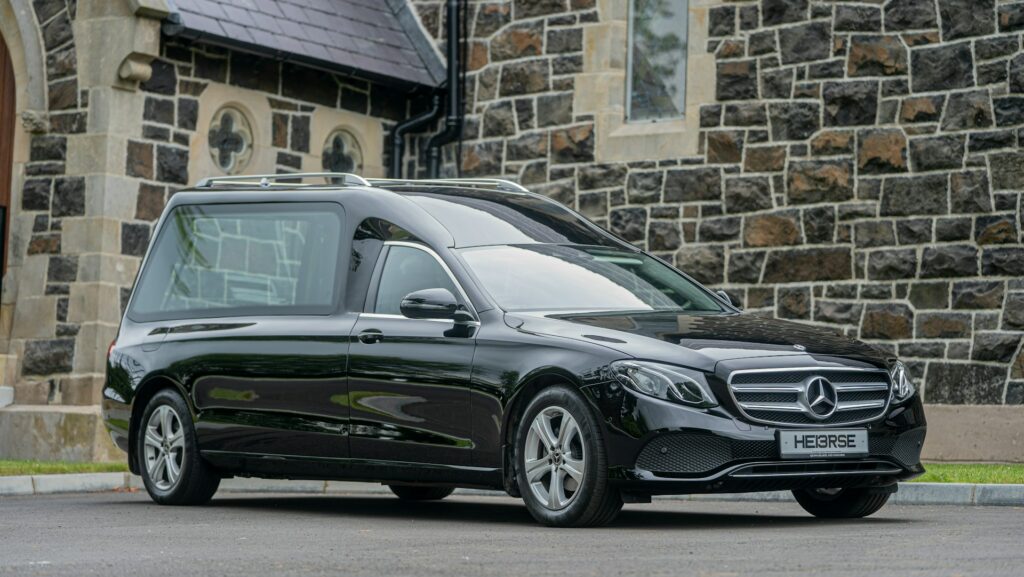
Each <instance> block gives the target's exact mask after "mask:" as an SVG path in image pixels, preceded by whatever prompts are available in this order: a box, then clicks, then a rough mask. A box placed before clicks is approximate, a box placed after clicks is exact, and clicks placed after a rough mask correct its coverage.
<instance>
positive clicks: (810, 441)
mask: <svg viewBox="0 0 1024 577" xmlns="http://www.w3.org/2000/svg"><path fill="white" fill-rule="evenodd" d="M779 454H780V455H781V456H782V458H783V459H807V458H823V457H863V456H865V455H867V454H868V432H867V431H866V430H864V429H845V430H838V429H830V430H827V431H813V430H812V431H779Z"/></svg>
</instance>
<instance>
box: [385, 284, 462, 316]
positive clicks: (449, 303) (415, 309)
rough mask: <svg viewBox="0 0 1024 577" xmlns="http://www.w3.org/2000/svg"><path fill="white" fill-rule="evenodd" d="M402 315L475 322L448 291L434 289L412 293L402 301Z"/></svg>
mask: <svg viewBox="0 0 1024 577" xmlns="http://www.w3.org/2000/svg"><path fill="white" fill-rule="evenodd" d="M400 308H401V310H402V315H404V316H406V317H409V318H410V319H440V320H451V321H455V322H457V323H458V322H466V321H469V320H473V319H472V316H471V315H470V314H469V312H468V311H466V310H465V308H463V306H462V305H460V304H459V301H458V300H456V299H455V295H453V294H452V292H451V291H450V290H448V289H443V288H433V289H424V290H420V291H416V292H414V293H410V294H408V295H406V296H405V298H403V299H402V304H401V307H400Z"/></svg>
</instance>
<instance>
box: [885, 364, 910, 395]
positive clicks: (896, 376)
mask: <svg viewBox="0 0 1024 577" xmlns="http://www.w3.org/2000/svg"><path fill="white" fill-rule="evenodd" d="M890 376H891V377H892V402H893V404H896V405H898V404H900V403H902V402H904V401H906V400H907V399H909V398H910V397H913V396H914V383H912V382H911V381H910V375H908V374H907V367H905V366H904V365H903V363H901V362H899V361H896V364H895V365H894V366H893V367H892V371H891V372H890Z"/></svg>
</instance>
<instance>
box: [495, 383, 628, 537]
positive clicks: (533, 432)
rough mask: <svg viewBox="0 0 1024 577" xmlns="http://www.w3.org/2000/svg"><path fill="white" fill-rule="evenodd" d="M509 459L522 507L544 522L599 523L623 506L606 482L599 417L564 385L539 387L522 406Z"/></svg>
mask: <svg viewBox="0 0 1024 577" xmlns="http://www.w3.org/2000/svg"><path fill="white" fill-rule="evenodd" d="M567 416H568V417H569V419H570V420H566V417H567ZM544 423H546V425H547V429H546V430H545V424H544ZM573 425H575V426H573ZM542 435H543V436H544V437H543V438H542ZM551 441H553V443H551V447H552V448H551V449H550V450H549V449H548V448H547V447H548V444H549V443H550V442H551ZM528 461H529V464H530V469H529V470H528ZM514 462H515V465H516V480H517V483H518V485H519V491H520V494H521V495H522V497H523V501H524V502H525V503H526V508H527V509H528V510H529V511H530V514H531V515H533V518H534V519H536V520H537V521H538V522H539V523H541V524H543V525H547V526H550V527H599V526H603V525H607V524H608V523H611V522H612V520H614V519H615V517H616V515H618V514H619V511H620V510H622V496H621V494H620V493H619V491H618V490H617V489H615V488H614V487H612V486H611V485H610V484H609V482H608V460H607V453H606V451H605V446H604V438H603V436H602V433H601V427H600V423H599V421H598V420H597V418H596V417H595V416H594V414H593V412H592V411H591V410H590V407H589V406H588V405H587V403H586V401H585V400H584V399H583V398H582V397H581V396H580V394H579V393H577V392H576V391H575V390H573V389H571V388H569V387H566V386H561V385H559V386H555V387H551V388H548V389H544V390H543V391H541V392H540V393H539V394H538V395H537V396H536V398H534V399H533V400H532V401H531V402H530V404H529V406H527V408H526V411H525V412H524V413H523V418H522V419H521V420H520V421H519V423H518V425H517V431H516V439H515V461H514ZM581 468H582V471H581V470H580V469H581ZM556 475H557V476H558V477H557V480H556V483H555V484H552V480H553V479H556V477H555V476H556ZM552 487H555V490H554V491H552Z"/></svg>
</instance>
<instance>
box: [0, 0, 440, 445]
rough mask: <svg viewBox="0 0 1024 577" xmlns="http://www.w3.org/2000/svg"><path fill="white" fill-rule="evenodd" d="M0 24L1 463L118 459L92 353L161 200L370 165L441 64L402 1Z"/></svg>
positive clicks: (241, 2) (96, 13) (197, 2)
mask: <svg viewBox="0 0 1024 577" xmlns="http://www.w3.org/2000/svg"><path fill="white" fill-rule="evenodd" d="M0 35H2V42H0V70H2V72H0V96H2V101H0V102H2V105H3V109H2V116H0V191H2V194H0V206H3V207H5V208H8V209H9V214H10V216H9V220H8V223H9V226H8V227H7V228H6V229H5V232H6V236H5V241H6V244H5V246H6V264H5V266H6V269H5V274H4V280H3V297H2V308H0V311H2V314H0V353H4V354H3V356H0V374H2V381H0V407H2V406H4V405H8V404H9V403H10V402H11V400H13V403H14V404H13V405H10V406H7V407H6V408H3V409H0V458H4V457H7V458H10V457H15V458H18V457H20V458H60V459H67V460H90V459H112V458H118V459H119V458H121V457H120V455H118V454H117V453H116V452H114V450H113V449H112V445H111V444H110V441H109V439H108V436H107V434H106V431H105V430H104V429H103V426H102V424H101V423H100V421H99V419H98V416H99V406H98V405H99V402H100V393H101V387H102V382H103V376H104V370H105V356H106V350H107V347H108V345H109V344H110V341H111V340H112V339H113V337H114V335H115V334H116V331H117V326H118V323H119V322H120V315H121V307H122V303H123V302H124V300H125V299H126V297H127V295H128V291H129V290H130V287H131V285H132V283H133V282H134V279H135V275H136V272H137V270H138V266H139V262H140V260H141V256H142V255H143V254H144V251H145V250H146V247H147V244H148V241H149V237H150V234H151V232H152V225H153V223H154V222H155V220H156V219H157V218H158V217H159V215H160V212H161V210H162V209H163V206H164V203H165V201H166V199H167V198H168V197H169V196H170V195H172V194H174V193H175V191H177V190H179V189H181V188H183V187H185V186H186V185H188V184H194V183H195V181H197V180H198V179H200V178H202V177H206V176H218V175H221V176H222V175H225V174H260V173H275V172H292V171H298V170H304V171H311V172H315V171H323V170H332V171H350V172H361V173H363V174H366V175H369V176H384V168H383V167H384V163H385V161H386V159H387V150H386V149H385V146H386V140H387V136H388V134H389V132H390V130H391V129H392V128H393V127H394V126H395V125H396V123H397V122H398V121H401V120H404V119H406V118H407V117H408V116H409V115H411V114H414V113H415V112H416V111H417V108H416V107H417V106H422V105H423V103H424V102H426V100H425V99H426V97H427V96H428V95H429V94H431V93H432V92H434V91H436V89H437V87H438V85H439V84H440V83H441V81H442V80H443V77H444V71H445V67H444V63H443V61H442V59H441V57H440V56H439V53H438V52H437V51H436V50H435V48H434V46H433V44H432V43H431V42H430V40H429V37H428V36H427V35H426V34H425V33H424V32H423V29H422V27H421V26H420V24H419V23H418V20H417V16H416V14H415V12H414V11H413V10H411V9H410V7H409V6H408V5H407V4H406V3H405V2H404V0H400V1H399V0H351V1H349V0H344V1H343V0H295V1H294V2H291V1H285V0H255V1H250V0H237V1H227V0H222V1H219V2H211V1H208V0H174V1H173V2H169V1H167V0H77V1H76V0H0ZM417 103H419V104H417ZM12 397H13V399H12Z"/></svg>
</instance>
